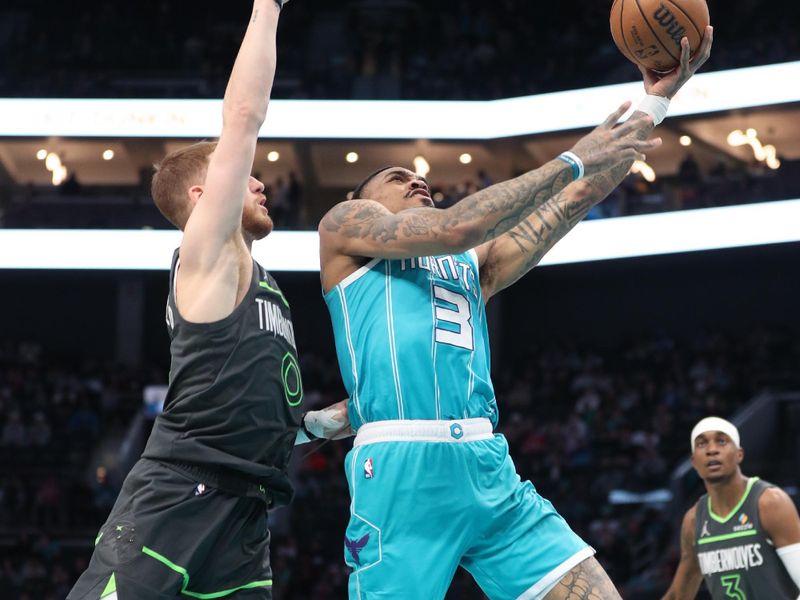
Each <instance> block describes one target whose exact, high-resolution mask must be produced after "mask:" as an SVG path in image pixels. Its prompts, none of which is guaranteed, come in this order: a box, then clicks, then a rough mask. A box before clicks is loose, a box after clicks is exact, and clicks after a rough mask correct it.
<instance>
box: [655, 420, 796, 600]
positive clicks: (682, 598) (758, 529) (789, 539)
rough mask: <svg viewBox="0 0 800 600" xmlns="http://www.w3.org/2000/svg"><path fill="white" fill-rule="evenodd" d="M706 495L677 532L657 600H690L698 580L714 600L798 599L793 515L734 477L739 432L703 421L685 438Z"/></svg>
mask: <svg viewBox="0 0 800 600" xmlns="http://www.w3.org/2000/svg"><path fill="white" fill-rule="evenodd" d="M690 443H691V449H692V466H693V467H694V468H695V470H696V471H697V474H698V475H699V476H700V478H701V479H702V480H703V482H704V483H705V486H706V493H705V494H704V495H703V496H702V497H701V498H700V499H699V500H698V501H697V504H695V505H694V506H693V507H692V508H690V509H689V511H688V512H687V513H686V516H684V518H683V525H682V526H681V560H680V563H679V564H678V570H677V572H676V573H675V578H674V579H673V580H672V585H671V586H670V588H669V590H668V591H667V593H666V595H665V596H664V600H690V599H691V598H694V597H695V596H696V595H697V590H698V589H699V588H700V582H701V581H702V580H703V578H705V580H706V585H707V586H708V589H709V591H710V592H711V597H712V598H713V599H714V600H730V598H735V599H737V600H759V599H761V598H764V599H767V598H768V599H769V600H795V599H796V598H797V597H798V594H800V517H798V515H797V508H796V507H795V505H794V502H792V499H791V498H789V496H788V495H787V494H786V492H784V491H783V490H782V489H780V488H778V487H776V486H774V485H772V484H771V483H767V482H766V481H763V480H761V479H759V478H758V477H745V476H744V475H742V469H741V464H742V459H743V458H744V450H743V449H742V448H741V444H740V440H739V431H738V430H737V429H736V427H735V426H734V425H733V423H730V422H729V421H726V420H725V419H720V418H719V417H708V418H706V419H703V420H702V421H700V422H699V423H698V424H697V425H695V427H694V429H693V430H692V436H691V439H690Z"/></svg>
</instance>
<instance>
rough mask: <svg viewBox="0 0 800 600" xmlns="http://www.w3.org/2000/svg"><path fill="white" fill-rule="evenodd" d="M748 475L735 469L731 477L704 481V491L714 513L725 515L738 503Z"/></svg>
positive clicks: (747, 480)
mask: <svg viewBox="0 0 800 600" xmlns="http://www.w3.org/2000/svg"><path fill="white" fill-rule="evenodd" d="M749 481H750V478H749V477H745V476H744V475H742V472H741V471H737V472H736V473H735V474H734V475H733V477H731V478H729V479H725V480H723V481H716V482H713V483H712V482H708V481H707V482H706V491H707V492H708V495H709V497H710V498H711V508H712V509H713V511H714V514H717V515H719V516H721V517H727V516H728V514H730V512H731V511H732V510H733V509H734V507H735V506H736V505H737V504H739V501H740V500H741V499H742V496H744V493H745V491H746V490H747V484H748V482H749Z"/></svg>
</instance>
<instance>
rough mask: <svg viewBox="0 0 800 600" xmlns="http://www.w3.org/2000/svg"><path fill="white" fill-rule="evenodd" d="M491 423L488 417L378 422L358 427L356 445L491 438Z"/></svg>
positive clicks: (457, 441)
mask: <svg viewBox="0 0 800 600" xmlns="http://www.w3.org/2000/svg"><path fill="white" fill-rule="evenodd" d="M493 437H494V434H493V433H492V422H491V421H490V420H489V419H484V418H479V419H461V420H458V421H375V422H373V423H366V424H364V425H362V426H361V427H359V428H358V433H357V434H356V439H355V442H353V446H354V447H355V446H362V445H364V444H375V443H378V442H450V443H459V442H474V441H476V440H490V439H492V438H493Z"/></svg>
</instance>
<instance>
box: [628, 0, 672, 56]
mask: <svg viewBox="0 0 800 600" xmlns="http://www.w3.org/2000/svg"><path fill="white" fill-rule="evenodd" d="M635 2H636V8H638V9H639V13H640V14H641V15H642V20H643V21H644V22H645V23H647V27H648V28H649V29H650V33H652V34H653V37H654V38H655V39H656V41H657V42H658V45H659V46H661V47H662V48H663V49H664V50H665V51H666V53H667V54H669V55H670V57H672V59H673V60H677V61H678V62H679V63H680V62H681V59H680V58H678V57H676V56H675V55H674V54H673V53H672V52H670V51H669V48H667V47H666V45H664V42H662V41H661V38H660V37H658V34H657V33H656V30H655V29H653V26H652V25H650V21H648V20H647V17H646V16H645V14H644V11H643V10H642V6H641V4H639V0H635Z"/></svg>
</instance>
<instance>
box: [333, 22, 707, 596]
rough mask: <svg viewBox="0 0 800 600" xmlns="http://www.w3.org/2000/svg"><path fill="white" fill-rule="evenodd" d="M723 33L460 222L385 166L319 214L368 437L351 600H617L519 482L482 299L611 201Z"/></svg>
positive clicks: (363, 447)
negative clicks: (458, 596)
mask: <svg viewBox="0 0 800 600" xmlns="http://www.w3.org/2000/svg"><path fill="white" fill-rule="evenodd" d="M711 43H712V30H711V29H710V28H709V29H707V30H706V31H705V36H704V40H703V44H702V46H701V47H700V49H699V50H698V52H697V53H696V55H695V58H694V59H693V60H690V52H689V44H688V40H687V39H686V38H684V39H683V40H682V41H681V48H682V53H681V61H680V65H679V67H678V68H677V69H675V70H673V71H672V72H671V73H669V74H667V75H665V76H661V77H660V76H658V75H657V74H655V73H653V72H650V71H645V72H644V83H645V89H646V90H647V93H648V96H647V98H646V99H645V101H644V102H643V103H642V104H641V105H640V107H639V110H638V111H636V112H634V114H633V116H632V118H631V119H629V120H628V121H627V122H625V123H624V124H622V125H617V121H618V120H619V119H620V118H621V116H622V115H623V114H624V113H625V112H626V110H627V109H628V107H629V105H628V104H625V105H623V106H622V107H620V108H619V109H618V110H617V111H615V112H614V113H612V114H611V115H610V116H609V117H608V119H607V120H606V121H605V122H604V123H603V124H601V125H600V126H599V127H597V128H596V129H595V130H594V131H592V132H591V133H590V134H589V135H587V136H586V137H584V138H583V139H581V140H580V141H579V142H578V143H577V144H576V145H575V146H574V147H573V148H572V150H571V152H567V153H564V154H562V155H561V156H559V157H558V158H556V159H554V160H552V161H550V162H548V163H546V164H545V165H544V166H542V167H540V168H539V169H536V170H535V171H531V172H529V173H527V174H524V175H522V176H521V177H518V178H516V179H512V180H509V181H506V182H504V183H500V184H497V185H494V186H492V187H489V188H487V189H484V190H481V191H479V192H477V193H476V194H473V195H472V196H469V197H467V198H465V199H464V200H462V201H461V202H459V203H458V204H456V205H455V206H452V207H450V208H448V209H445V210H437V209H435V208H433V201H432V199H431V194H430V190H429V188H428V184H427V182H426V181H425V180H424V179H423V178H421V177H418V176H417V175H415V174H414V173H413V172H412V171H409V170H407V169H404V168H401V167H388V168H384V169H381V170H379V171H377V172H375V173H373V174H371V175H370V176H368V177H367V178H366V179H365V180H364V181H363V182H362V183H361V185H359V186H358V188H357V189H356V190H355V192H354V196H353V199H352V200H349V201H345V202H342V203H340V204H338V205H337V206H335V207H333V208H332V209H331V210H330V211H329V212H328V213H327V214H326V215H325V217H324V218H323V219H322V222H321V223H320V226H319V232H320V243H321V248H320V259H321V277H322V285H323V290H324V295H325V300H326V303H327V305H328V309H329V311H330V313H331V319H332V321H333V328H334V335H335V340H336V349H337V354H338V358H339V365H340V369H341V373H342V378H343V380H344V383H345V386H346V388H347V390H348V392H349V394H350V402H349V405H348V411H349V417H350V422H351V424H352V426H353V429H355V430H356V431H357V434H356V439H355V443H354V446H353V449H352V450H351V452H350V453H349V454H348V456H347V458H346V460H345V468H346V472H347V478H348V482H349V490H350V494H351V518H350V522H349V525H348V527H347V532H346V538H345V558H346V561H347V563H348V564H349V565H350V566H351V567H352V568H353V572H352V574H351V576H350V582H349V590H350V597H351V598H359V599H362V598H363V599H367V598H392V599H409V600H411V599H413V600H419V599H422V598H424V599H425V600H435V599H437V598H443V597H444V596H445V594H446V592H447V589H448V587H449V585H450V581H451V580H452V577H453V574H454V573H455V570H456V568H457V567H458V566H459V565H461V566H463V567H464V568H465V569H466V570H467V571H469V572H470V573H471V574H472V575H473V577H474V578H475V579H476V581H477V582H478V584H479V585H480V587H481V588H482V589H483V591H484V592H485V593H486V595H487V596H489V598H492V599H493V600H495V599H511V598H526V599H533V598H536V599H540V598H546V599H547V600H561V599H564V600H566V599H567V598H569V599H571V600H577V599H589V598H591V599H594V600H601V599H602V600H609V599H613V598H619V594H618V593H617V591H616V590H615V588H614V586H613V584H612V583H611V581H610V580H609V578H608V576H607V575H606V573H605V572H604V571H603V569H602V568H601V567H600V565H599V564H598V562H597V560H596V559H595V558H594V557H593V555H594V550H593V549H592V548H590V547H588V546H587V544H586V543H585V542H583V541H582V540H581V539H580V538H579V537H578V536H577V535H576V534H575V533H573V531H572V530H571V529H570V528H569V526H568V525H567V524H566V522H565V521H564V519H563V518H562V517H561V516H560V515H558V513H557V512H556V511H555V510H554V508H553V506H552V505H551V504H550V503H549V502H548V501H547V500H545V499H544V498H542V497H540V496H539V495H538V494H537V493H536V491H535V489H534V487H533V486H532V485H531V484H530V483H529V482H521V481H520V478H519V476H518V475H517V473H516V471H515V468H514V465H513V463H512V461H511V458H510V457H509V455H508V445H507V443H506V441H505V438H504V437H503V436H502V435H494V434H493V429H494V427H495V425H496V424H497V404H496V401H495V395H494V390H493V386H492V382H491V378H490V368H489V341H488V337H487V335H488V333H487V327H486V312H485V308H484V303H485V302H487V301H488V300H489V299H490V298H491V297H492V296H494V295H495V294H497V293H498V292H499V291H501V290H502V289H504V288H506V287H507V286H509V285H511V284H512V283H514V282H515V281H516V280H517V279H519V278H520V277H522V276H523V275H524V274H525V273H527V272H528V271H529V270H530V269H532V268H533V267H534V266H535V265H536V264H537V263H538V262H539V261H540V260H541V258H542V257H543V256H544V255H545V253H546V252H547V251H548V250H549V249H550V248H551V247H552V246H553V244H555V243H556V242H557V241H558V240H559V239H561V238H562V237H563V236H564V235H565V234H566V233H567V232H568V231H569V230H570V229H572V228H573V227H574V226H575V225H576V224H577V223H578V222H579V221H580V220H581V219H582V218H583V217H584V216H585V215H586V214H587V212H588V211H589V209H590V208H591V207H592V206H594V205H595V204H597V203H598V202H600V201H601V200H602V199H603V198H605V197H606V196H607V195H608V194H609V193H610V192H611V191H612V189H613V188H614V187H616V186H617V185H618V184H619V183H620V181H622V179H623V178H624V177H625V175H626V174H627V173H628V171H629V169H630V166H631V164H632V162H633V161H634V160H635V159H641V158H642V157H643V153H645V152H647V151H650V150H653V149H655V148H656V147H657V146H658V145H659V140H657V139H656V140H651V141H646V140H647V137H648V136H649V134H650V133H651V132H652V131H653V127H654V125H655V124H656V123H657V122H660V120H661V119H663V117H664V116H665V113H666V107H667V105H668V103H669V99H670V98H671V97H672V96H674V94H675V93H676V92H677V91H678V90H679V89H680V88H681V86H682V85H683V84H684V83H685V82H686V81H687V80H688V79H689V78H690V77H691V75H692V74H693V73H694V72H695V71H696V70H697V69H698V68H699V67H700V66H701V65H702V64H703V63H704V62H705V61H706V60H707V59H708V57H709V54H710V51H711Z"/></svg>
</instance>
